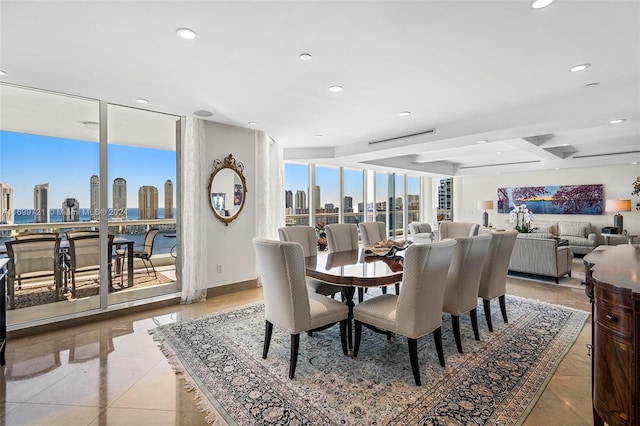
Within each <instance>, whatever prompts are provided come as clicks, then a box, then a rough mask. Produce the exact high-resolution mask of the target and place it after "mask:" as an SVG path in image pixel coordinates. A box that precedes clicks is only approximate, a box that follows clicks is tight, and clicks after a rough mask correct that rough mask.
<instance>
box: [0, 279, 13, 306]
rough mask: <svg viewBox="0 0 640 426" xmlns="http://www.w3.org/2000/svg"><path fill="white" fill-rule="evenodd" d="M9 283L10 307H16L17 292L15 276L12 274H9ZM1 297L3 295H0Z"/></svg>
mask: <svg viewBox="0 0 640 426" xmlns="http://www.w3.org/2000/svg"><path fill="white" fill-rule="evenodd" d="M7 285H8V286H9V288H8V290H9V309H15V307H16V306H15V294H16V289H15V285H16V283H15V278H13V277H12V276H11V275H9V279H8V280H7ZM0 297H2V295H0Z"/></svg>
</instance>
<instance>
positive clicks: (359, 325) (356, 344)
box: [353, 320, 362, 358]
mask: <svg viewBox="0 0 640 426" xmlns="http://www.w3.org/2000/svg"><path fill="white" fill-rule="evenodd" d="M354 322H355V327H354V328H355V341H354V342H353V357H354V358H355V357H357V356H358V351H359V350H360V339H361V338H362V323H361V322H360V321H357V320H356V321H354Z"/></svg>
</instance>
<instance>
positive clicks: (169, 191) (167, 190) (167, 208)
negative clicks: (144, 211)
mask: <svg viewBox="0 0 640 426" xmlns="http://www.w3.org/2000/svg"><path fill="white" fill-rule="evenodd" d="M164 218H165V219H173V182H171V180H167V181H166V182H165V183H164Z"/></svg>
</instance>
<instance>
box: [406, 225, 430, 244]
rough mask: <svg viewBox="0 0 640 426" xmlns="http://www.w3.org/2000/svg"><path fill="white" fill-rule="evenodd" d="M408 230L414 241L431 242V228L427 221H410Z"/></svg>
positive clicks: (420, 242)
mask: <svg viewBox="0 0 640 426" xmlns="http://www.w3.org/2000/svg"><path fill="white" fill-rule="evenodd" d="M409 231H410V232H411V238H412V239H413V242H414V243H418V244H424V243H431V242H433V230H432V229H431V225H430V224H428V223H426V222H425V223H420V222H411V223H410V224H409Z"/></svg>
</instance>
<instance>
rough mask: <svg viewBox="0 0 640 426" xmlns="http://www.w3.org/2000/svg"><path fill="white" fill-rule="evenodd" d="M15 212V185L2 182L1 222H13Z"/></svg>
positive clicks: (0, 195) (0, 189)
mask: <svg viewBox="0 0 640 426" xmlns="http://www.w3.org/2000/svg"><path fill="white" fill-rule="evenodd" d="M14 214H15V206H14V205H13V187H12V186H11V185H10V184H8V183H0V223H2V224H9V225H11V224H13V223H14V219H15V218H14Z"/></svg>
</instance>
